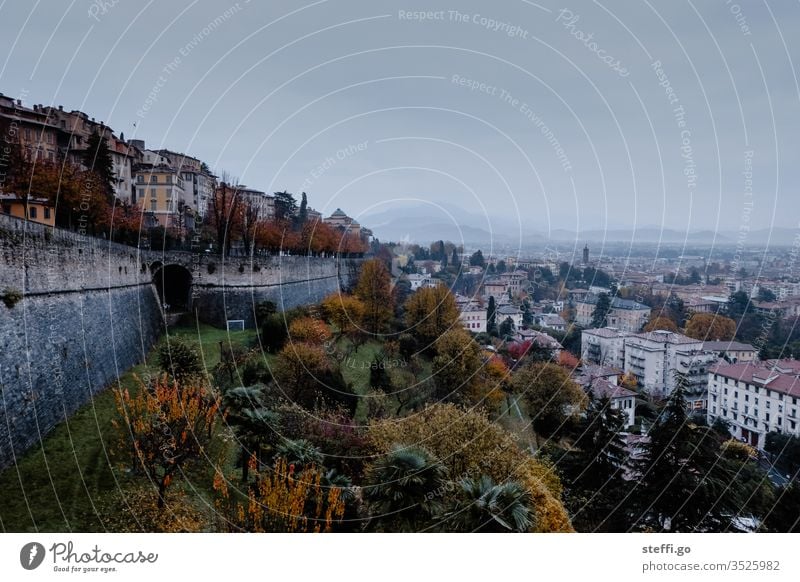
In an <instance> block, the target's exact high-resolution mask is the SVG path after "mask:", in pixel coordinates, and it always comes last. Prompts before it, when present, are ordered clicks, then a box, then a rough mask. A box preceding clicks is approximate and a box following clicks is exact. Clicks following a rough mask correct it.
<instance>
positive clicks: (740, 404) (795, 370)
mask: <svg viewBox="0 0 800 582" xmlns="http://www.w3.org/2000/svg"><path fill="white" fill-rule="evenodd" d="M708 396H709V406H708V422H709V424H712V423H713V422H714V421H715V420H717V419H718V418H719V419H722V420H724V421H726V422H728V424H729V426H730V430H731V433H732V434H733V436H734V437H735V438H738V439H740V440H742V441H744V442H746V443H748V444H750V445H752V446H754V447H756V448H758V449H763V448H764V445H765V440H766V439H765V437H766V434H767V433H769V432H779V433H784V434H789V435H792V436H795V437H800V418H798V416H797V412H798V409H800V406H798V401H799V400H800V362H798V361H797V360H769V361H766V362H745V363H739V364H719V365H717V366H714V367H712V368H711V370H709V373H708Z"/></svg>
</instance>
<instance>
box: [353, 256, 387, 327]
mask: <svg viewBox="0 0 800 582" xmlns="http://www.w3.org/2000/svg"><path fill="white" fill-rule="evenodd" d="M355 295H356V297H358V298H359V299H360V300H361V301H362V302H363V303H364V327H365V328H366V330H367V331H368V332H370V333H372V334H375V335H378V334H380V333H382V332H383V330H384V328H385V327H386V323H387V322H388V321H389V318H391V316H392V289H391V277H390V275H389V271H388V270H387V269H386V265H385V264H384V263H383V262H381V261H379V260H377V259H372V260H369V261H366V262H364V264H363V265H362V266H361V274H360V276H359V278H358V284H357V285H356V288H355Z"/></svg>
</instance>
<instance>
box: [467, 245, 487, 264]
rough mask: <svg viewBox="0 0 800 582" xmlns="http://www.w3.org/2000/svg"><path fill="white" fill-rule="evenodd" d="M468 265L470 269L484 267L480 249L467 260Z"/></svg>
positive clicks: (484, 262)
mask: <svg viewBox="0 0 800 582" xmlns="http://www.w3.org/2000/svg"><path fill="white" fill-rule="evenodd" d="M469 264H470V266H471V267H483V266H485V265H486V261H485V260H484V258H483V253H482V252H481V250H480V249H478V250H477V251H475V252H474V253H472V256H470V258H469Z"/></svg>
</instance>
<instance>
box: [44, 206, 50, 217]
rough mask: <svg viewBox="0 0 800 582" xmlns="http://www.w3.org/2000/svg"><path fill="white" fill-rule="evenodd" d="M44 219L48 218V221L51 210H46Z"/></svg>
mask: <svg viewBox="0 0 800 582" xmlns="http://www.w3.org/2000/svg"><path fill="white" fill-rule="evenodd" d="M44 217H45V218H47V219H49V218H50V209H49V208H45V209H44Z"/></svg>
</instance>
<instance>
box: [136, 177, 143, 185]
mask: <svg viewBox="0 0 800 582" xmlns="http://www.w3.org/2000/svg"><path fill="white" fill-rule="evenodd" d="M136 183H137V184H144V176H136Z"/></svg>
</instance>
